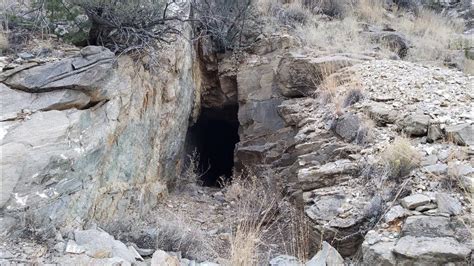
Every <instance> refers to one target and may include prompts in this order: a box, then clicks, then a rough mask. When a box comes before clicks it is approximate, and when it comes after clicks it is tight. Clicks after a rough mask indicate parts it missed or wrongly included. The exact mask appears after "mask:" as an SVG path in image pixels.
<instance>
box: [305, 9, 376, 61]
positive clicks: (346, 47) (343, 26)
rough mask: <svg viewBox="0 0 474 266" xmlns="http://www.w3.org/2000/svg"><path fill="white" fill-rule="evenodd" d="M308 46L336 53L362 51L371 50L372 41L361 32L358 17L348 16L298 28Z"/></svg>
mask: <svg viewBox="0 0 474 266" xmlns="http://www.w3.org/2000/svg"><path fill="white" fill-rule="evenodd" d="M296 33H297V35H298V36H299V37H300V38H301V39H302V40H303V42H304V43H305V44H306V45H307V46H311V47H314V48H317V49H318V50H321V51H328V52H335V53H360V52H364V51H367V50H369V49H370V48H371V47H372V45H371V44H370V41H369V40H368V39H367V38H366V37H364V36H362V35H361V34H360V27H359V22H358V21H357V18H356V17H354V16H347V17H345V18H342V19H341V20H333V21H328V22H325V23H320V24H316V23H307V24H305V25H302V26H299V27H297V28H296Z"/></svg>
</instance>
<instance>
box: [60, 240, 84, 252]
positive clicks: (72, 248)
mask: <svg viewBox="0 0 474 266" xmlns="http://www.w3.org/2000/svg"><path fill="white" fill-rule="evenodd" d="M65 252H66V253H71V254H81V253H84V252H86V249H85V248H84V247H81V246H79V245H78V244H77V243H76V241H74V240H69V241H68V242H67V244H66V250H65Z"/></svg>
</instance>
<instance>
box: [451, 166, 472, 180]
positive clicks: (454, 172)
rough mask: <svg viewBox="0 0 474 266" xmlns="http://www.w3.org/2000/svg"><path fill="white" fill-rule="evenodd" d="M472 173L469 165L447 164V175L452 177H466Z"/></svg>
mask: <svg viewBox="0 0 474 266" xmlns="http://www.w3.org/2000/svg"><path fill="white" fill-rule="evenodd" d="M472 173H474V168H473V167H472V166H470V165H464V164H456V163H448V175H450V176H454V177H461V176H467V175H470V174H472Z"/></svg>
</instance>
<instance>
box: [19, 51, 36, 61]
mask: <svg viewBox="0 0 474 266" xmlns="http://www.w3.org/2000/svg"><path fill="white" fill-rule="evenodd" d="M18 56H19V57H20V58H21V59H23V60H30V59H33V58H35V56H34V55H32V54H30V53H27V52H24V53H19V54H18Z"/></svg>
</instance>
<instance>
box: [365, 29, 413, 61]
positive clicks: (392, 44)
mask: <svg viewBox="0 0 474 266" xmlns="http://www.w3.org/2000/svg"><path fill="white" fill-rule="evenodd" d="M366 34H368V35H369V37H370V38H371V39H372V41H375V42H378V43H380V44H382V45H384V46H386V47H387V48H388V49H390V50H391V51H392V52H394V53H396V54H397V55H398V56H399V57H400V58H404V57H405V56H406V55H407V54H408V49H409V48H410V43H409V41H408V39H407V38H406V37H405V36H404V35H403V34H401V33H398V32H394V31H374V32H366Z"/></svg>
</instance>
